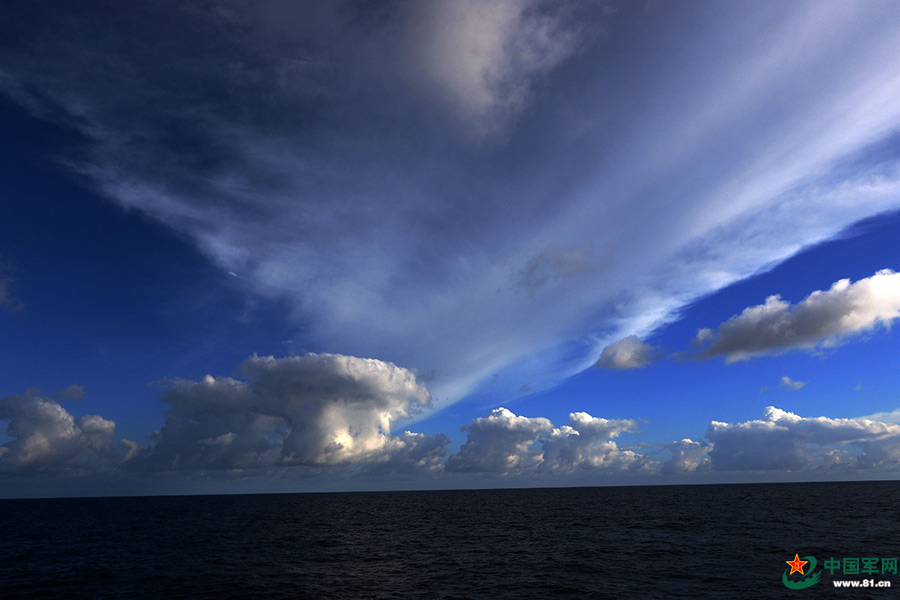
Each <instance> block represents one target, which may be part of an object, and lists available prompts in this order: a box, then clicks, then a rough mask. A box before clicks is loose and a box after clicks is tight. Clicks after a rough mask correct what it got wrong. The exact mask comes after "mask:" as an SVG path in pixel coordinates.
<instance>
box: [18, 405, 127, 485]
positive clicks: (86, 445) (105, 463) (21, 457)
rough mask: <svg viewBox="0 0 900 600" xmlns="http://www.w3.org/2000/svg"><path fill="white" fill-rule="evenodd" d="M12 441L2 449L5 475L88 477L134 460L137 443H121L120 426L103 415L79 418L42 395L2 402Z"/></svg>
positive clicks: (122, 441) (125, 441) (123, 441)
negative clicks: (41, 473) (63, 473)
mask: <svg viewBox="0 0 900 600" xmlns="http://www.w3.org/2000/svg"><path fill="white" fill-rule="evenodd" d="M5 420H8V421H9V422H8V424H7V428H6V431H7V433H8V435H9V436H10V437H11V438H12V439H11V440H10V441H9V442H7V443H5V444H3V445H2V446H0V471H12V472H35V471H44V472H55V471H67V472H76V473H77V472H82V471H90V470H97V469H107V468H112V467H114V466H115V465H117V464H119V463H121V462H124V461H125V460H127V459H129V458H130V457H131V456H132V455H133V454H134V452H135V451H136V449H137V444H135V443H134V442H132V441H129V440H124V439H123V440H120V441H119V442H118V443H115V442H114V440H113V438H114V437H115V433H116V424H115V422H113V421H111V420H109V419H104V418H103V417H101V416H98V415H85V416H83V417H75V416H73V415H72V414H71V413H70V412H69V411H67V410H66V409H65V408H63V407H62V406H60V404H59V403H58V402H56V401H55V400H53V399H51V398H46V397H44V396H40V395H38V394H36V393H31V392H29V393H26V394H24V395H22V396H8V397H6V398H2V399H0V421H5Z"/></svg>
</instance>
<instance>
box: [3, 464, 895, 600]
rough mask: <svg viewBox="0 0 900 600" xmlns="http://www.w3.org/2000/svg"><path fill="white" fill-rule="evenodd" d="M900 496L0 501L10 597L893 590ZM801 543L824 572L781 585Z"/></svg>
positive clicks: (658, 492)
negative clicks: (845, 583)
mask: <svg viewBox="0 0 900 600" xmlns="http://www.w3.org/2000/svg"><path fill="white" fill-rule="evenodd" d="M898 500H900V482H860V483H797V484H793V483H788V484H764V485H757V484H752V485H698V486H653V487H598V488H554V489H513V490H456V491H423V492H371V493H368V492H367V493H325V494H271V495H265V494H264V495H240V496H154V497H126V498H77V499H41V500H2V501H0V597H2V598H60V599H66V600H72V599H76V598H90V599H95V598H116V599H123V598H154V599H177V598H184V599H188V598H189V599H191V600H198V599H204V598H215V599H228V598H247V599H254V598H259V599H281V598H301V599H305V598H309V599H316V600H325V599H345V598H347V599H355V598H360V599H365V598H379V599H387V598H398V599H399V598H404V599H405V598H428V599H432V598H434V599H463V598H488V599H491V600H501V599H507V598H509V599H519V600H521V599H531V598H535V599H545V598H641V599H647V598H728V599H740V598H754V599H755V598H821V597H834V598H894V597H897V596H898V589H896V588H900V576H897V575H894V574H890V573H887V574H882V573H881V570H882V569H883V568H884V567H885V566H886V567H887V568H888V569H889V568H890V559H892V558H896V557H897V556H898V555H900V510H898ZM795 555H799V557H800V558H801V559H802V558H804V557H807V558H808V557H814V558H815V560H816V562H817V567H816V572H819V573H820V578H821V579H820V580H819V581H818V582H817V583H815V584H814V585H811V586H810V587H807V588H805V589H788V588H787V587H786V586H785V584H784V582H783V577H784V576H785V575H784V574H785V572H786V571H785V569H786V568H787V569H789V567H788V566H787V565H786V564H785V562H786V561H790V560H792V559H794V558H795ZM854 558H859V559H862V558H869V559H870V560H869V561H867V562H864V563H859V561H857V562H858V564H862V565H863V569H865V568H866V567H867V568H868V570H869V571H871V570H872V569H873V568H876V567H875V566H877V569H878V573H875V574H871V573H870V574H866V573H862V574H858V575H857V574H853V575H851V574H848V573H852V569H853V559H854ZM829 559H832V560H831V562H830V563H829V564H830V566H831V570H832V572H831V573H829V572H828V571H827V570H824V569H823V565H824V564H826V561H828V560H829ZM846 559H850V560H849V562H847V560H846ZM872 559H878V561H877V563H873V562H872ZM885 559H887V560H886V561H885ZM809 562H810V561H807V563H809ZM835 565H840V566H839V567H836V566H835ZM873 565H875V566H873ZM809 567H810V565H809V564H807V565H806V568H807V569H809ZM845 567H846V569H844V568H845ZM805 575H806V576H807V579H809V575H811V573H810V572H809V571H808V570H807V571H806V572H805ZM788 579H789V580H790V581H792V582H793V581H801V580H802V578H801V576H800V575H799V574H794V575H791V576H790V577H788ZM833 580H855V581H859V582H863V581H867V583H859V584H858V585H860V586H863V585H865V586H867V587H859V588H835V587H834V581H833ZM884 581H890V582H891V583H892V584H893V586H894V589H888V588H884V587H873V586H883V585H885V584H884V583H883V582H884Z"/></svg>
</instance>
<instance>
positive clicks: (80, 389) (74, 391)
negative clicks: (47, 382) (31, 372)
mask: <svg viewBox="0 0 900 600" xmlns="http://www.w3.org/2000/svg"><path fill="white" fill-rule="evenodd" d="M86 393H87V390H85V388H84V386H83V385H77V384H72V385H69V386H66V387H64V388H63V389H61V390H59V391H58V392H56V393H55V394H53V396H54V397H56V398H64V399H66V400H73V401H77V400H81V399H82V398H84V395H85V394H86Z"/></svg>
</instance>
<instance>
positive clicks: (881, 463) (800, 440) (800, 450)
mask: <svg viewBox="0 0 900 600" xmlns="http://www.w3.org/2000/svg"><path fill="white" fill-rule="evenodd" d="M706 438H707V439H708V440H709V441H711V442H712V443H713V444H714V445H715V447H714V448H713V449H712V451H711V452H710V453H709V458H710V460H711V461H712V466H713V468H714V469H715V470H719V471H728V470H763V471H767V470H768V471H773V470H779V471H798V470H812V469H852V468H864V469H865V468H893V469H896V468H897V467H900V425H896V424H893V423H885V422H880V421H873V420H869V419H832V418H828V417H811V418H810V417H800V416H799V415H796V414H794V413H791V412H787V411H784V410H781V409H778V408H775V407H773V406H769V407H767V408H766V409H765V412H764V414H763V418H762V419H758V420H754V421H745V422H743V423H723V422H719V421H713V422H712V423H710V425H709V428H708V430H707V432H706Z"/></svg>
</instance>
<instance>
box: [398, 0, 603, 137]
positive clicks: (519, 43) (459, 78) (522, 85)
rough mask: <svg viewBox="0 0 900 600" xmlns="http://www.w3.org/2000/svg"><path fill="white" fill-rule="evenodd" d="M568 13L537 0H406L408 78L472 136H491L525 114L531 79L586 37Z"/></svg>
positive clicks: (567, 8) (570, 8)
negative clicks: (416, 0)
mask: <svg viewBox="0 0 900 600" xmlns="http://www.w3.org/2000/svg"><path fill="white" fill-rule="evenodd" d="M575 8H576V7H575V6H574V4H573V3H569V2H563V3H559V2H556V3H551V2H545V1H541V0H500V1H495V2H492V1H487V0H450V1H447V2H434V3H412V4H410V5H409V7H408V9H409V10H408V14H407V15H406V23H407V31H406V32H405V35H406V37H407V44H408V45H407V46H406V47H405V50H406V51H407V52H408V56H409V58H408V59H407V64H406V65H405V66H406V70H407V75H408V77H409V78H410V79H411V80H412V81H413V82H414V85H417V86H422V87H424V88H425V89H426V90H428V91H430V92H431V93H432V94H433V96H434V97H435V98H437V99H439V101H440V102H442V103H443V104H445V105H446V106H447V107H448V108H449V109H451V110H452V111H453V112H454V113H455V114H456V117H457V118H458V119H459V120H460V121H461V122H462V123H463V124H464V125H465V126H466V127H467V128H468V129H469V132H470V133H471V134H472V135H474V136H475V137H476V138H480V137H490V136H494V135H497V134H498V133H502V132H503V131H504V130H505V129H506V126H507V125H508V123H509V122H510V121H511V120H512V119H515V118H516V117H518V116H519V114H520V113H521V112H522V111H523V110H524V108H525V106H526V105H527V103H528V101H529V99H530V96H531V94H532V93H533V86H534V83H535V80H536V79H539V78H540V77H541V76H544V75H546V74H547V73H548V72H550V71H551V70H552V69H554V68H555V67H556V66H557V65H559V64H560V63H561V62H563V61H564V60H565V59H566V58H567V57H568V56H569V55H570V54H571V53H572V52H573V51H575V50H576V49H577V47H578V46H579V45H580V43H581V42H582V41H583V39H584V38H585V34H586V28H585V27H584V26H583V25H581V26H579V21H578V19H577V18H576V15H575V14H573V13H574V10H575Z"/></svg>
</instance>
